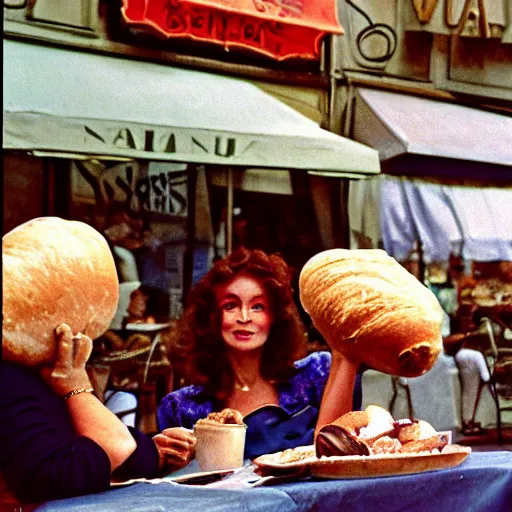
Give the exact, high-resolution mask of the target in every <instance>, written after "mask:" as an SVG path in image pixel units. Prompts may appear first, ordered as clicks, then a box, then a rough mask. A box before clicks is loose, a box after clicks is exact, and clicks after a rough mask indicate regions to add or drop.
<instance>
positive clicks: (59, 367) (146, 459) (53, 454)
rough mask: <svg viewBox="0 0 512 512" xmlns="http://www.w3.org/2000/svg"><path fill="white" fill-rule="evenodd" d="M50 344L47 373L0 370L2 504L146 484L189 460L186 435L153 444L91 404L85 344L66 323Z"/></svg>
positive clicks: (173, 434)
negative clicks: (116, 482)
mask: <svg viewBox="0 0 512 512" xmlns="http://www.w3.org/2000/svg"><path fill="white" fill-rule="evenodd" d="M56 338H57V349H56V359H55V362H54V363H53V365H51V366H48V367H43V368H29V367H26V366H22V365H19V364H14V363H10V362H7V361H3V362H2V364H1V365H0V390H1V393H0V498H1V499H0V501H2V502H4V503H5V502H6V501H7V500H6V499H5V496H10V498H11V500H12V501H11V502H16V501H21V502H25V503H30V502H38V501H44V500H52V499H60V498H66V497H72V496H77V495H82V494H89V493H95V492H98V491H102V490H106V489H108V488H109V486H110V482H111V479H112V478H116V479H120V480H125V479H130V478H137V477H148V478H151V477H155V476H157V475H158V474H159V473H160V471H163V470H166V469H168V468H171V469H172V468H174V467H176V466H180V465H185V464H186V463H187V462H188V461H189V460H190V459H191V458H192V456H193V454H194V447H195V439H194V437H193V436H192V435H190V434H189V433H188V432H187V431H185V430H183V429H172V430H171V431H168V432H166V431H164V432H162V433H161V434H159V435H157V436H155V437H154V439H153V440H151V439H150V438H149V437H147V436H145V435H144V434H142V433H141V432H139V431H137V430H136V429H134V428H130V427H127V426H125V425H124V424H123V423H122V422H121V421H120V420H119V419H118V418H117V417H116V416H115V414H113V413H112V412H111V411H109V410H108V409H107V408H106V407H105V406H104V405H103V404H102V403H101V402H100V401H99V400H98V399H97V398H96V396H95V395H94V394H93V393H92V392H93V389H92V387H91V383H90V381H89V378H88V375H87V372H86V369H85V364H86V362H87V360H88V358H89V355H90V353H91V350H92V341H91V339H90V338H88V337H87V336H84V335H82V334H77V335H75V336H74V335H73V334H72V332H71V329H70V328H69V326H68V325H66V324H61V325H60V326H59V327H58V328H57V329H56ZM167 434H170V435H169V436H168V435H167ZM2 487H3V488H2ZM2 492H4V493H5V494H4V495H3V496H2ZM13 495H14V497H13Z"/></svg>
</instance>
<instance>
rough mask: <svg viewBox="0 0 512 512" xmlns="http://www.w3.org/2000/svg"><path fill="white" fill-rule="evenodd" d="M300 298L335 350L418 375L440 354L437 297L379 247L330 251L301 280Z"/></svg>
mask: <svg viewBox="0 0 512 512" xmlns="http://www.w3.org/2000/svg"><path fill="white" fill-rule="evenodd" d="M299 289H300V300H301V303H302V305H303V307H304V309H305V310H306V311H307V312H308V313H309V315H310V316H311V319H312V321H313V323H314V325H315V327H316V328H317V329H318V331H319V332H320V333H321V334H322V336H323V337H324V338H325V340H326V342H327V343H328V344H329V346H330V347H331V349H332V350H333V352H340V353H342V354H343V355H344V356H345V357H346V358H347V359H349V360H351V361H354V362H357V363H364V364H366V365H368V366H369V367H371V368H373V369H376V370H379V371H382V372H384V373H389V374H392V375H401V376H404V377H416V376H419V375H422V374H423V373H425V372H426V371H428V370H429V369H430V368H432V366H433V365H434V363H435V361H436V360H437V357H438V355H439V354H440V353H441V350H442V337H441V322H442V318H443V313H442V309H441V306H440V305H439V303H438V301H437V299H436V298H435V296H434V294H433V293H432V292H431V291H430V290H429V289H428V288H427V287H426V286H424V285H423V284H422V283H420V282H419V281H418V280H417V279H416V278H415V277H414V276H413V275H412V274H410V273H409V272H408V271H407V270H406V269H405V268H403V267H402V266H401V265H400V264H399V263H398V262H397V261H396V260H395V259H393V258H391V257H390V256H388V255H387V254H386V252H385V251H383V250H380V249H368V250H367V249H358V250H346V249H331V250H328V251H324V252H321V253H319V254H317V255H315V256H313V257H312V258H311V259H310V260H309V261H308V262H307V263H306V264H305V265H304V267H303V268H302V271H301V274H300V278H299Z"/></svg>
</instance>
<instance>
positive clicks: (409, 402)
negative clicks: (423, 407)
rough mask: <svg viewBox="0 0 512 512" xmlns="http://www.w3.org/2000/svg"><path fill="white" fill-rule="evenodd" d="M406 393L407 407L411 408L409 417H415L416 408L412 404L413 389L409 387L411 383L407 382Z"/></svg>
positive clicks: (411, 418)
mask: <svg viewBox="0 0 512 512" xmlns="http://www.w3.org/2000/svg"><path fill="white" fill-rule="evenodd" d="M404 388H405V395H406V397H407V407H408V409H409V419H410V420H413V419H414V408H413V406H412V397H411V389H410V388H409V384H405V386H404Z"/></svg>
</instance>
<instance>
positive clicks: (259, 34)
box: [124, 0, 322, 59]
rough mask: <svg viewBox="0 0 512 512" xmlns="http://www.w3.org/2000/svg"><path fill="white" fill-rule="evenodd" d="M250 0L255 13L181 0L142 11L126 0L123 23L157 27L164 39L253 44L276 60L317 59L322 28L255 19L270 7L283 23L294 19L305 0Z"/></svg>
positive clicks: (155, 0)
mask: <svg viewBox="0 0 512 512" xmlns="http://www.w3.org/2000/svg"><path fill="white" fill-rule="evenodd" d="M254 3H255V5H254V9H255V14H256V15H250V14H245V13H238V12H233V11H231V12H228V11H223V10H220V9H215V8H212V7H211V6H205V5H200V4H194V3H193V2H188V1H187V2H182V1H180V0H152V1H151V2H147V3H146V4H145V7H144V9H141V8H140V6H137V5H136V4H137V2H136V1H135V0H132V1H131V2H130V1H126V0H125V4H126V8H125V9H124V15H125V19H126V21H128V22H132V23H134V24H135V25H136V26H137V28H140V27H141V26H144V25H145V24H147V28H148V29H149V30H152V29H156V30H158V31H159V32H160V33H162V34H164V35H166V36H167V37H178V36H181V37H183V36H184V37H191V38H192V39H199V40H203V41H211V42H215V43H218V44H222V45H223V46H224V47H229V46H239V47H245V48H251V49H254V50H257V51H259V52H261V53H264V54H266V55H269V56H271V57H273V58H276V59H284V58H287V57H291V56H300V57H302V58H310V59H315V58H318V57H319V39H320V37H321V36H322V31H320V30H318V29H317V28H311V27H309V26H305V24H302V25H294V24H293V23H281V22H280V21H277V20H275V19H265V18H263V17H259V15H260V14H262V13H264V12H265V11H269V9H270V10H271V11H275V14H277V16H278V17H279V18H281V19H282V20H283V21H284V20H285V19H287V21H290V20H293V19H294V18H298V17H300V16H301V15H302V11H303V0H286V1H285V0H272V1H269V0H259V1H255V2H254ZM142 11H143V12H142Z"/></svg>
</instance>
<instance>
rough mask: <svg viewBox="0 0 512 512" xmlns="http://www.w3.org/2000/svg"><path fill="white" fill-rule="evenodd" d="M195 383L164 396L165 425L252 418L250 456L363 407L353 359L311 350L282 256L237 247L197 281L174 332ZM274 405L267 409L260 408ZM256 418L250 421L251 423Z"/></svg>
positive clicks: (298, 439) (307, 439) (296, 440)
mask: <svg viewBox="0 0 512 512" xmlns="http://www.w3.org/2000/svg"><path fill="white" fill-rule="evenodd" d="M176 332H177V338H178V341H177V342H176V346H181V347H183V348H184V350H185V352H186V354H187V358H188V359H187V361H188V366H189V371H188V372H187V373H188V375H190V377H191V381H192V383H193V384H192V385H190V386H186V387H183V388H181V389H178V390H176V391H173V392H172V393H170V394H168V395H167V396H165V397H164V398H163V400H162V401H161V404H160V406H159V409H158V420H159V426H160V428H169V427H178V426H183V427H186V428H192V427H193V426H194V424H195V423H196V422H197V420H199V419H201V418H206V417H207V416H208V414H209V413H211V412H219V411H221V410H222V409H224V408H230V409H236V410H238V411H240V413H241V414H242V415H243V416H244V420H245V421H246V423H247V424H248V426H249V428H248V430H247V440H246V452H245V457H246V458H254V457H256V456H258V455H260V454H262V453H271V452H275V451H280V450H284V449H286V448H292V447H295V446H300V445H308V444H312V443H313V436H314V431H315V428H316V427H318V425H319V424H321V425H323V424H326V423H329V422H330V421H333V420H334V419H336V418H337V417H338V416H340V415H341V414H344V413H346V412H348V411H350V410H352V409H354V408H360V406H361V401H360V400H361V397H360V395H358V397H357V399H356V400H357V402H358V403H356V404H353V393H354V387H355V383H356V381H357V383H358V386H356V391H360V381H359V380H357V365H355V364H353V363H351V362H349V361H348V360H346V359H344V358H343V356H341V355H340V354H336V355H333V356H332V355H331V353H330V352H327V351H324V352H315V353H312V354H310V355H309V356H307V357H305V358H303V359H300V357H301V356H302V355H303V353H304V352H305V341H306V334H305V332H304V327H303V325H302V323H301V321H300V317H299V315H298V312H297V308H296V306H295V303H294V300H293V294H292V288H291V285H290V272H289V268H288V266H287V265H286V263H285V261H284V260H283V259H282V258H281V257H280V256H278V255H270V256H269V255H267V254H266V253H264V252H263V251H261V250H247V249H245V248H240V249H237V250H236V251H234V252H232V253H231V254H230V255H229V256H227V257H226V258H225V259H223V260H219V261H217V262H216V263H215V264H214V266H213V267H212V269H211V270H210V271H209V272H208V274H207V275H206V276H205V277H204V278H203V279H202V280H201V281H200V282H199V283H198V284H197V285H196V287H195V288H194V290H193V292H192V295H191V297H190V305H189V306H188V308H187V309H186V311H185V314H184V317H183V318H182V320H181V328H178V329H177V331H176ZM333 368H335V370H334V374H335V376H336V389H335V390H333V392H331V393H330V395H329V399H328V402H329V403H327V404H323V405H324V407H323V410H324V411H327V412H326V413H324V415H323V417H322V418H319V410H320V404H321V402H322V399H323V395H324V387H325V386H326V383H327V379H328V377H329V374H330V372H331V371H333V370H332V369H333ZM267 405H270V406H274V408H273V409H272V410H273V411H274V412H275V413H276V414H275V416H273V415H272V414H269V410H268V408H267V410H266V411H265V409H262V406H267ZM249 419H251V421H249Z"/></svg>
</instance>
